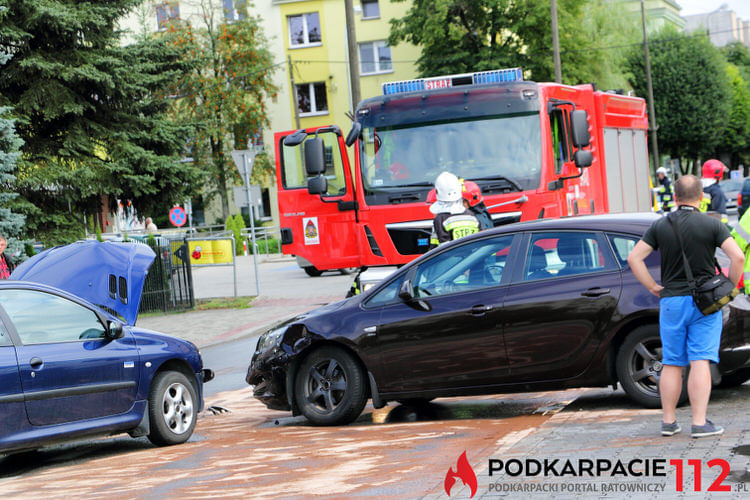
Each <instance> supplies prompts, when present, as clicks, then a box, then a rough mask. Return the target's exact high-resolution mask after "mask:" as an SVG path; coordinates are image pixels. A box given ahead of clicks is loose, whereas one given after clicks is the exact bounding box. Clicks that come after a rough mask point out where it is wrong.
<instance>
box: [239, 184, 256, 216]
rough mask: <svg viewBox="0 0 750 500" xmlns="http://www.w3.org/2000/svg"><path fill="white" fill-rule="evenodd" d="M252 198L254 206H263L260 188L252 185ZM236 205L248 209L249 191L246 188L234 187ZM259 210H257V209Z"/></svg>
mask: <svg viewBox="0 0 750 500" xmlns="http://www.w3.org/2000/svg"><path fill="white" fill-rule="evenodd" d="M250 198H251V199H252V200H253V205H254V206H256V207H258V208H260V207H262V206H263V198H262V196H261V190H260V186H259V185H257V184H252V185H251V186H250ZM234 204H235V205H237V206H238V207H246V206H248V203H247V189H245V187H244V186H234ZM256 210H257V209H256Z"/></svg>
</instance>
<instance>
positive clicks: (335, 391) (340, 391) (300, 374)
mask: <svg viewBox="0 0 750 500" xmlns="http://www.w3.org/2000/svg"><path fill="white" fill-rule="evenodd" d="M294 397H295V399H296V401H297V406H298V407H299V409H300V411H301V412H302V414H303V415H304V416H305V417H306V418H307V419H308V420H309V421H310V422H312V423H314V424H316V425H343V424H348V423H350V422H352V421H354V419H356V418H357V417H358V416H359V414H360V413H362V409H363V408H364V407H365V403H367V386H366V385H365V376H364V373H363V372H362V369H361V368H360V366H359V364H358V363H357V362H356V361H355V360H354V358H353V357H352V356H351V355H350V354H349V353H347V352H346V351H344V350H343V349H340V348H338V347H334V346H325V347H321V348H320V349H317V350H315V351H313V352H312V353H311V354H310V355H309V356H308V357H307V358H305V360H304V361H303V362H302V364H301V365H300V367H299V370H298V371H297V376H296V379H295V384H294Z"/></svg>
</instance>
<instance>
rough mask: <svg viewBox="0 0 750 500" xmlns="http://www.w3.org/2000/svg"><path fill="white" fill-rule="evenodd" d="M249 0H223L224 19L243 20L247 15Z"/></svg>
mask: <svg viewBox="0 0 750 500" xmlns="http://www.w3.org/2000/svg"><path fill="white" fill-rule="evenodd" d="M246 4H247V0H222V6H223V7H224V19H226V20H227V21H229V22H231V21H241V20H242V19H245V18H246V17H247V5H246Z"/></svg>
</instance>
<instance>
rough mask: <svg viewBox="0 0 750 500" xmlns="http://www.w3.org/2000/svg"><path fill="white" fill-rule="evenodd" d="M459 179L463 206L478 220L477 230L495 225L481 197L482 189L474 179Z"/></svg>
mask: <svg viewBox="0 0 750 500" xmlns="http://www.w3.org/2000/svg"><path fill="white" fill-rule="evenodd" d="M460 181H461V186H462V187H461V195H462V196H463V199H464V207H465V208H467V209H468V210H469V211H471V213H473V214H474V217H476V218H477V220H478V221H479V230H480V231H483V230H485V229H492V228H493V227H495V225H494V224H493V223H492V216H491V215H490V211H489V210H487V206H486V205H485V204H484V198H482V190H481V189H480V188H479V186H478V185H477V183H476V182H474V181H465V180H463V179H460Z"/></svg>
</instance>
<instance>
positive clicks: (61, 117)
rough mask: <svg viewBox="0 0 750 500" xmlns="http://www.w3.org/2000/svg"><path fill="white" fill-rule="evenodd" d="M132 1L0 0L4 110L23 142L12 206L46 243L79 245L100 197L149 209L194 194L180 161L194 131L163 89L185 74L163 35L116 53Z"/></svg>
mask: <svg viewBox="0 0 750 500" xmlns="http://www.w3.org/2000/svg"><path fill="white" fill-rule="evenodd" d="M138 3H139V0H108V1H104V0H101V1H91V2H78V1H74V0H48V1H44V2H29V1H24V0H6V5H7V7H8V11H7V17H6V18H5V19H4V20H3V21H2V23H0V51H4V52H6V53H12V54H13V59H12V60H11V61H10V62H9V63H8V64H7V66H6V67H5V68H3V71H2V72H0V94H1V96H2V97H0V99H1V100H0V104H6V105H7V104H11V105H12V106H13V112H14V114H15V116H16V117H17V131H18V133H19V135H20V136H21V138H22V139H23V140H24V147H23V151H22V156H21V159H20V160H19V168H18V172H17V177H18V179H17V188H18V191H19V193H20V197H19V199H18V200H16V201H17V205H18V207H19V209H20V210H23V211H24V212H25V213H26V215H27V216H28V217H27V224H26V230H27V232H28V233H29V234H31V235H34V236H36V237H38V238H40V239H42V240H43V241H45V242H46V243H48V244H56V243H65V242H68V241H70V240H74V239H77V238H80V237H81V236H83V233H84V226H85V222H84V220H85V219H84V215H83V214H84V213H89V214H93V213H99V212H100V211H101V210H100V209H101V202H102V199H103V198H102V195H107V197H108V198H104V199H109V200H110V203H113V201H114V200H113V199H114V198H117V197H119V198H128V199H131V200H133V201H134V203H135V206H136V207H138V208H143V209H148V208H150V206H152V205H153V204H155V203H157V201H159V200H162V199H167V200H170V199H174V201H177V200H178V199H180V198H181V197H182V195H183V194H184V193H189V192H191V191H192V190H194V187H193V186H194V184H193V182H192V181H193V179H194V178H195V175H194V174H195V171H194V169H193V167H192V166H191V165H189V164H179V163H176V160H177V159H178V158H179V157H180V154H181V153H182V151H183V150H184V148H185V144H186V143H187V142H188V138H189V137H190V136H192V130H191V128H190V127H187V126H185V125H184V124H181V123H179V122H172V121H170V120H169V119H168V115H167V110H168V109H169V106H170V101H169V100H168V99H167V96H168V94H169V92H168V91H167V85H168V84H171V83H172V82H174V80H175V79H176V78H177V75H179V74H182V73H183V72H184V71H187V70H189V67H188V66H186V62H185V59H184V58H183V54H182V52H181V51H180V50H179V49H178V48H177V47H176V46H175V45H174V44H173V43H170V41H169V39H168V37H158V38H150V39H143V40H140V41H139V42H138V43H136V44H133V45H130V46H127V47H121V46H120V45H119V36H120V33H119V32H118V30H117V27H116V26H117V25H116V23H117V20H118V19H119V18H121V17H122V16H124V15H125V14H126V13H128V12H129V10H130V9H131V8H133V7H134V6H135V5H137V4H138ZM105 208H110V207H105Z"/></svg>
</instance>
